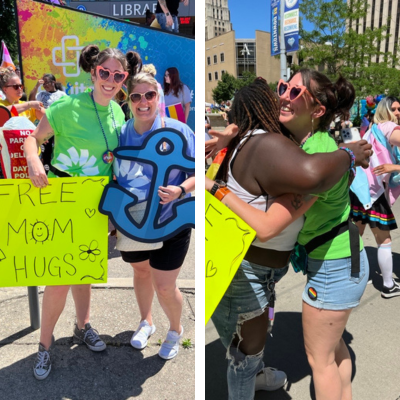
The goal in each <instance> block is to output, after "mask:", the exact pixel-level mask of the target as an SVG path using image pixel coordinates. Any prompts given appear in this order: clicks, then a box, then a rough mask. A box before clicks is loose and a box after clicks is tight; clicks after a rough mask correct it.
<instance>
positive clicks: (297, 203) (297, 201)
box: [291, 194, 313, 210]
mask: <svg viewBox="0 0 400 400" xmlns="http://www.w3.org/2000/svg"><path fill="white" fill-rule="evenodd" d="M312 198H313V196H312V195H310V194H307V195H302V194H293V200H292V201H291V203H292V206H293V208H294V209H295V210H298V209H299V208H300V207H301V206H302V205H303V204H304V203H307V202H308V201H310V200H311V199H312Z"/></svg>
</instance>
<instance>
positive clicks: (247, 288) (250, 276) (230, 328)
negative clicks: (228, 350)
mask: <svg viewBox="0 0 400 400" xmlns="http://www.w3.org/2000/svg"><path fill="white" fill-rule="evenodd" d="M287 271H288V267H284V268H280V269H276V268H268V267H264V266H262V265H258V264H254V263H251V262H249V261H246V260H243V261H242V263H241V265H240V267H239V269H238V270H237V272H236V275H235V276H234V278H233V280H232V282H231V284H230V286H229V287H228V290H227V291H226V293H225V295H224V297H223V298H222V300H221V302H220V303H219V304H218V307H217V308H216V310H215V312H214V314H213V316H212V321H213V323H214V325H215V327H216V329H217V331H218V334H219V336H220V338H221V341H222V343H223V344H224V346H225V347H229V346H230V343H231V342H232V339H233V337H234V335H235V334H236V333H237V334H238V335H239V337H240V326H241V324H243V322H245V321H247V320H250V319H253V318H255V317H258V316H260V315H261V314H262V313H263V312H264V311H265V309H266V307H267V306H268V302H269V300H270V297H271V292H270V291H269V288H268V284H269V282H270V281H274V282H278V281H279V280H280V279H281V278H282V277H283V276H284V275H285V274H286V273H287Z"/></svg>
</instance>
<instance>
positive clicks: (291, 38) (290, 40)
mask: <svg viewBox="0 0 400 400" xmlns="http://www.w3.org/2000/svg"><path fill="white" fill-rule="evenodd" d="M299 1H300V0H285V13H284V17H283V33H284V36H285V46H286V52H287V53H290V52H292V51H297V50H299V21H300V15H299Z"/></svg>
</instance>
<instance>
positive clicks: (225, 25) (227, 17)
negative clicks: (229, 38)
mask: <svg viewBox="0 0 400 400" xmlns="http://www.w3.org/2000/svg"><path fill="white" fill-rule="evenodd" d="M205 6H206V29H205V34H206V41H207V40H210V39H213V38H214V37H217V36H220V35H223V34H225V33H226V32H230V31H231V30H232V23H231V14H230V11H229V8H228V0H205Z"/></svg>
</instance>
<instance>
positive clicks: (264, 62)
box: [256, 31, 281, 83]
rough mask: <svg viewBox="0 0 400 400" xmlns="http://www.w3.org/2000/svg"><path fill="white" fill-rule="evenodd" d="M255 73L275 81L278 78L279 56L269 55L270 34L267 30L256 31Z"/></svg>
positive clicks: (268, 80) (269, 80)
mask: <svg viewBox="0 0 400 400" xmlns="http://www.w3.org/2000/svg"><path fill="white" fill-rule="evenodd" d="M256 54H257V60H256V71H257V72H256V73H257V76H261V77H263V78H264V79H266V80H267V82H268V83H269V82H271V83H272V82H277V81H279V79H280V68H281V66H280V61H279V58H277V59H275V57H271V34H270V33H269V32H263V31H256Z"/></svg>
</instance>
